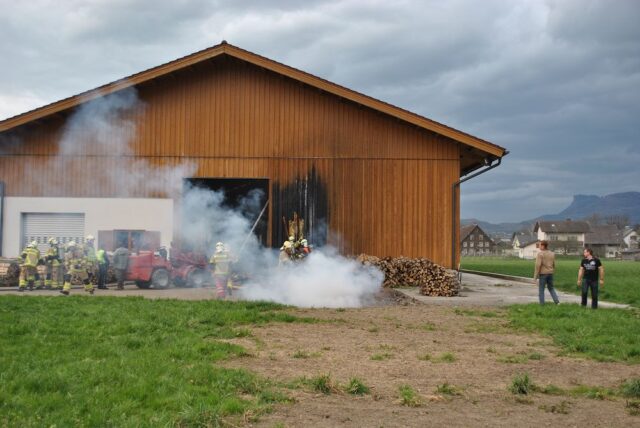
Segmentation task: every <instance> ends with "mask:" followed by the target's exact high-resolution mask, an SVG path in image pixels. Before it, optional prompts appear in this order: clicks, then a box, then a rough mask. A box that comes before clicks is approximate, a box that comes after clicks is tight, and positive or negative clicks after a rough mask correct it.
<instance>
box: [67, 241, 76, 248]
mask: <svg viewBox="0 0 640 428" xmlns="http://www.w3.org/2000/svg"><path fill="white" fill-rule="evenodd" d="M75 246H76V243H75V241H69V243H68V244H67V248H75Z"/></svg>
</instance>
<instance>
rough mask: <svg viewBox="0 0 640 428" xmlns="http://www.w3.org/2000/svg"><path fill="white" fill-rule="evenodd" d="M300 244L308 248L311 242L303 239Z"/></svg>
mask: <svg viewBox="0 0 640 428" xmlns="http://www.w3.org/2000/svg"><path fill="white" fill-rule="evenodd" d="M300 244H301V245H302V246H303V247H306V246H307V245H308V244H309V242H307V240H306V239H303V240H302V241H300Z"/></svg>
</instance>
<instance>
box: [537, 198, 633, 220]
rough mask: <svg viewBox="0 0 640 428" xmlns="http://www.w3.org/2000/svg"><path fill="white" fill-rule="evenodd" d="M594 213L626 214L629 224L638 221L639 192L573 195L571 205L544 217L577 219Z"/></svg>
mask: <svg viewBox="0 0 640 428" xmlns="http://www.w3.org/2000/svg"><path fill="white" fill-rule="evenodd" d="M594 214H596V215H598V216H600V217H601V218H604V217H608V216H627V217H629V222H630V223H631V224H636V223H640V192H625V193H613V194H611V195H606V196H594V195H575V196H574V197H573V202H571V205H569V207H567V208H566V209H565V210H564V211H562V212H560V213H559V214H556V215H549V216H544V217H545V218H546V219H548V220H559V219H565V218H575V219H578V218H587V217H589V216H592V215H594Z"/></svg>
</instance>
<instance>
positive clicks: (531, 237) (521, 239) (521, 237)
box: [511, 232, 538, 248]
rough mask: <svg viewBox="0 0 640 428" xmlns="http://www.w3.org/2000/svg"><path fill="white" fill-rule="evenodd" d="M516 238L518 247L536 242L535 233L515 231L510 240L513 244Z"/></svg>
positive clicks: (536, 236)
mask: <svg viewBox="0 0 640 428" xmlns="http://www.w3.org/2000/svg"><path fill="white" fill-rule="evenodd" d="M516 239H517V240H518V244H519V245H518V247H520V248H524V247H526V246H528V245H529V244H533V243H536V242H538V235H536V234H535V233H526V232H520V233H518V232H515V233H514V234H513V237H512V238H511V241H512V242H513V243H514V244H515V241H516Z"/></svg>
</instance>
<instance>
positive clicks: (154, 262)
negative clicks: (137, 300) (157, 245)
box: [127, 251, 173, 288]
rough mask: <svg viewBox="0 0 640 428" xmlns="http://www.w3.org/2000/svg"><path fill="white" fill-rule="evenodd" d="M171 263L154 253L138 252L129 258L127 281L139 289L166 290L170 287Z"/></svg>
mask: <svg viewBox="0 0 640 428" xmlns="http://www.w3.org/2000/svg"><path fill="white" fill-rule="evenodd" d="M172 269H173V268H172V267H171V263H169V261H168V260H167V258H166V257H163V256H161V255H160V254H159V253H158V252H154V251H138V252H137V253H133V254H131V255H130V256H129V265H128V266H127V280H129V281H135V283H136V285H137V286H138V287H139V288H149V287H151V286H152V285H153V288H167V287H168V286H169V285H171V271H172Z"/></svg>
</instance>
